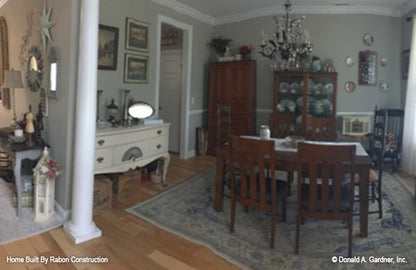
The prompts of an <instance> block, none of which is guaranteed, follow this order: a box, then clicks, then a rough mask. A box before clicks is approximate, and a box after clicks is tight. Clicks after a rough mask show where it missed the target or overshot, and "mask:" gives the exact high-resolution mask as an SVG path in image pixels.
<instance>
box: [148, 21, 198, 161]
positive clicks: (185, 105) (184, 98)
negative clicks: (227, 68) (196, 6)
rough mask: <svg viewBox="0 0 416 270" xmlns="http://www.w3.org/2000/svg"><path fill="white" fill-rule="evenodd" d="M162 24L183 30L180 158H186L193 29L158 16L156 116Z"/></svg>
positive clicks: (157, 110)
mask: <svg viewBox="0 0 416 270" xmlns="http://www.w3.org/2000/svg"><path fill="white" fill-rule="evenodd" d="M162 23H167V24H170V25H173V26H175V27H177V28H180V29H182V30H183V33H184V35H183V39H184V42H183V48H182V49H183V53H182V59H183V60H182V63H183V78H182V82H183V84H182V93H181V104H182V106H181V126H182V127H183V128H181V131H180V132H181V134H180V136H181V137H180V146H179V156H180V157H181V158H186V157H187V156H188V154H187V152H186V151H187V149H188V146H189V115H190V105H189V104H190V99H191V71H192V40H193V32H192V31H193V27H192V25H190V24H185V23H182V22H179V21H177V20H175V19H172V18H170V17H167V16H164V15H160V14H158V16H157V29H156V35H157V37H156V48H157V50H156V63H155V73H156V76H155V77H156V79H155V80H156V81H155V88H156V89H155V108H156V115H159V93H160V56H161V31H162Z"/></svg>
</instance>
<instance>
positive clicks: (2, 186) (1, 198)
mask: <svg viewBox="0 0 416 270" xmlns="http://www.w3.org/2000/svg"><path fill="white" fill-rule="evenodd" d="M12 196H13V192H12V184H11V183H7V182H6V181H4V180H3V179H1V178H0V205H1V207H0V245H2V244H6V243H9V242H13V241H17V240H20V239H23V238H27V237H30V236H33V235H38V234H41V233H43V232H46V231H49V230H52V229H55V228H57V227H59V226H61V225H62V221H61V220H60V219H59V218H58V217H56V216H54V217H53V218H52V219H50V220H49V221H47V222H44V223H38V222H34V221H33V208H28V207H23V208H22V216H20V217H18V216H16V208H15V207H14V206H13V205H12Z"/></svg>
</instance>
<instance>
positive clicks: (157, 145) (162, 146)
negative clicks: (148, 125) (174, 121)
mask: <svg viewBox="0 0 416 270" xmlns="http://www.w3.org/2000/svg"><path fill="white" fill-rule="evenodd" d="M168 141H169V139H168V137H166V136H163V137H160V138H157V139H153V140H151V141H149V147H150V155H152V156H153V155H156V154H161V153H166V152H168Z"/></svg>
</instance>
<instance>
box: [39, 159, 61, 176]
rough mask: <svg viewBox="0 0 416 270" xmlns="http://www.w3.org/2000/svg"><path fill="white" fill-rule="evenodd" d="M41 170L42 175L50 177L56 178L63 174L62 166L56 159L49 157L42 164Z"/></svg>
mask: <svg viewBox="0 0 416 270" xmlns="http://www.w3.org/2000/svg"><path fill="white" fill-rule="evenodd" d="M39 172H40V175H44V176H46V177H47V178H48V179H54V178H56V177H57V176H58V175H60V174H61V167H60V166H59V164H58V163H57V162H56V161H55V160H53V159H51V158H49V157H48V158H47V159H46V162H44V163H43V164H42V165H41V166H40V169H39Z"/></svg>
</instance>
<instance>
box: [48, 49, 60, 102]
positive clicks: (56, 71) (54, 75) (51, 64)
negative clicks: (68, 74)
mask: <svg viewBox="0 0 416 270" xmlns="http://www.w3.org/2000/svg"><path fill="white" fill-rule="evenodd" d="M60 69H61V59H60V57H59V53H58V49H57V48H56V47H51V48H50V49H49V51H48V67H47V76H48V96H49V97H51V98H54V99H59V94H60V92H59V87H60V76H59V75H60Z"/></svg>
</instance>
